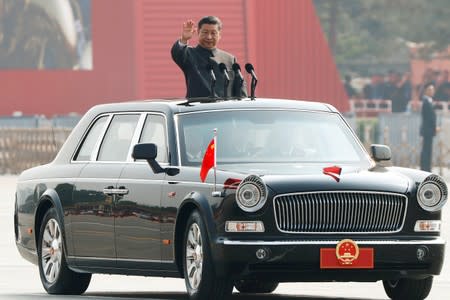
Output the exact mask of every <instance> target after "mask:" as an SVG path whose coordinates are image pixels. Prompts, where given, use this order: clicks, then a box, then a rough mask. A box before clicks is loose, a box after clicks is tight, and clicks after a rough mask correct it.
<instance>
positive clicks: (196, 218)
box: [183, 210, 233, 300]
mask: <svg viewBox="0 0 450 300" xmlns="http://www.w3.org/2000/svg"><path fill="white" fill-rule="evenodd" d="M185 228H186V231H185V232H184V239H183V273H184V280H185V284H186V290H187V292H188V295H189V299H191V300H206V299H208V300H209V299H215V300H222V299H226V298H227V297H228V296H229V295H231V292H232V290H233V284H232V282H231V281H230V280H228V279H226V278H217V276H216V275H215V271H214V265H213V261H212V257H211V250H210V247H209V240H208V236H207V231H206V226H205V223H204V222H203V219H202V217H201V216H200V214H199V212H198V211H197V210H194V211H193V212H192V213H191V215H190V216H189V219H188V221H187V224H186V227H185Z"/></svg>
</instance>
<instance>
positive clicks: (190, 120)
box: [178, 110, 368, 166]
mask: <svg viewBox="0 0 450 300" xmlns="http://www.w3.org/2000/svg"><path fill="white" fill-rule="evenodd" d="M178 124H179V130H178V132H179V133H180V136H179V140H180V151H181V153H180V154H181V155H180V156H181V161H182V164H184V165H189V166H196V165H200V163H201V161H202V159H203V155H204V152H205V149H206V147H207V145H208V143H209V142H210V141H211V139H212V138H213V130H214V128H217V145H216V149H217V154H216V155H217V164H218V165H220V164H237V163H238V164H239V163H259V164H261V163H263V164H265V163H362V162H363V161H364V163H368V160H367V155H366V152H365V151H364V150H363V149H362V147H361V145H360V144H359V143H358V141H357V140H356V139H355V137H354V136H353V135H352V133H351V131H350V130H349V128H348V127H347V125H346V124H345V123H344V121H343V120H342V118H341V117H340V116H339V115H338V114H334V113H319V112H305V111H283V110H272V111H270V110H259V111H258V110H243V111H238V110H231V111H220V112H201V113H190V114H183V115H180V116H179V122H178Z"/></svg>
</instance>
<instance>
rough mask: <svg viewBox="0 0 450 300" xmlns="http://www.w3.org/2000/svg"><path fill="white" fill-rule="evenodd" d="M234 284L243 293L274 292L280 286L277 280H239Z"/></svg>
mask: <svg viewBox="0 0 450 300" xmlns="http://www.w3.org/2000/svg"><path fill="white" fill-rule="evenodd" d="M234 286H235V287H236V289H237V290H238V291H239V292H241V293H272V292H273V291H275V289H276V288H277V287H278V282H276V281H263V280H237V281H235V282H234Z"/></svg>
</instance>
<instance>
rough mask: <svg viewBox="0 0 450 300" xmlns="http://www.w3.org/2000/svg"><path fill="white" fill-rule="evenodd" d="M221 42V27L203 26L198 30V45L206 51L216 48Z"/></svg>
mask: <svg viewBox="0 0 450 300" xmlns="http://www.w3.org/2000/svg"><path fill="white" fill-rule="evenodd" d="M219 40H220V30H219V25H217V24H216V25H213V24H203V25H202V27H200V29H199V30H198V43H199V44H200V46H202V47H203V48H206V49H214V48H216V45H217V43H218V42H219Z"/></svg>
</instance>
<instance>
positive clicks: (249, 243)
mask: <svg viewBox="0 0 450 300" xmlns="http://www.w3.org/2000/svg"><path fill="white" fill-rule="evenodd" d="M340 241H341V240H326V241H310V240H301V241H249V240H223V241H220V240H219V241H218V243H219V244H224V245H228V246H295V245H299V246H301V245H333V246H336V245H337V244H338V243H339V242H340ZM354 241H355V242H356V243H357V244H358V246H361V245H446V241H445V240H444V239H442V238H438V239H433V240H410V241H402V240H379V241H377V240H356V239H354Z"/></svg>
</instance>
